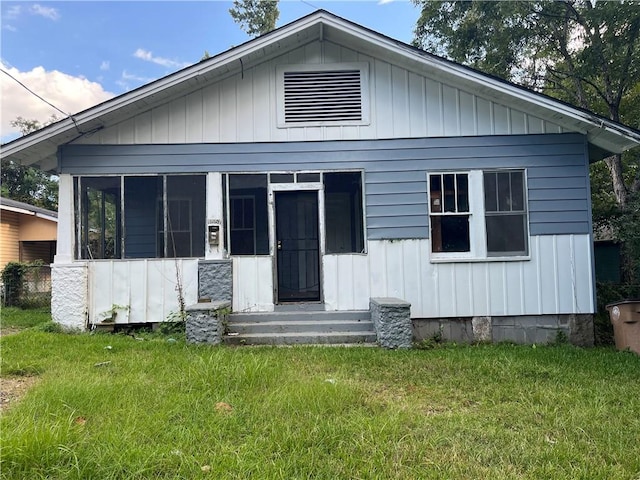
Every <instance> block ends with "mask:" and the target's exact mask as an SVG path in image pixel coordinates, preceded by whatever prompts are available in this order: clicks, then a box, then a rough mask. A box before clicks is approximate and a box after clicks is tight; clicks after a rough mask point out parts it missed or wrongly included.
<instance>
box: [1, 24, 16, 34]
mask: <svg viewBox="0 0 640 480" xmlns="http://www.w3.org/2000/svg"><path fill="white" fill-rule="evenodd" d="M2 28H3V30H9V31H10V32H17V31H18V29H17V28H16V27H14V26H13V25H8V24H7V25H3V26H2Z"/></svg>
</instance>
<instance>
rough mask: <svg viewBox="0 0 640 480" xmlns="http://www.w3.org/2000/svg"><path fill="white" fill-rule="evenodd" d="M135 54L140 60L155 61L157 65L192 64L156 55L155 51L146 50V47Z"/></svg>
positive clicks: (185, 65)
mask: <svg viewBox="0 0 640 480" xmlns="http://www.w3.org/2000/svg"><path fill="white" fill-rule="evenodd" d="M133 56H134V57H135V58H139V59H140V60H144V61H146V62H151V63H155V64H157V65H162V66H163V67H167V68H184V67H188V66H189V65H191V64H190V63H187V62H178V61H176V60H170V59H168V58H163V57H154V56H153V53H151V52H150V51H148V50H145V49H144V48H139V49H137V50H136V51H135V52H134V53H133Z"/></svg>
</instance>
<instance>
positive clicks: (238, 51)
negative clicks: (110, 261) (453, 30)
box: [0, 10, 640, 170]
mask: <svg viewBox="0 0 640 480" xmlns="http://www.w3.org/2000/svg"><path fill="white" fill-rule="evenodd" d="M324 39H326V40H330V41H332V42H335V43H338V44H343V45H348V46H349V47H350V48H353V49H355V50H358V51H361V52H363V53H366V54H369V55H372V56H375V57H378V58H383V59H388V60H390V61H392V62H394V63H399V64H402V65H404V66H405V67H406V68H408V69H411V70H413V71H415V72H418V73H423V74H427V75H428V76H430V77H432V78H434V79H436V80H440V81H443V82H446V83H448V84H449V85H455V86H457V87H459V88H463V89H467V90H469V91H471V92H476V93H478V94H479V95H482V96H484V97H485V98H487V99H490V100H495V101H497V102H499V103H502V104H505V105H510V106H513V107H514V108H518V109H520V110H522V111H525V112H528V113H531V114H533V115H536V116H538V117H540V118H543V119H548V120H550V121H552V122H553V123H555V124H558V125H560V126H561V127H563V128H564V129H566V130H569V131H575V132H580V133H583V134H584V135H586V136H587V139H588V142H589V144H590V145H591V148H590V156H591V159H592V160H597V159H600V158H604V157H605V156H607V155H609V154H611V153H622V152H624V151H626V150H629V149H631V148H634V147H637V146H640V131H638V130H635V129H633V128H630V127H628V126H625V125H623V124H620V123H617V122H614V121H612V120H609V119H607V118H605V117H602V116H599V115H596V114H594V113H592V112H589V111H587V110H583V109H579V108H576V107H573V106H571V105H569V104H567V103H564V102H561V101H559V100H556V99H553V98H551V97H548V96H546V95H542V94H539V93H536V92H533V91H531V90H528V89H526V88H524V87H520V86H518V85H515V84H513V83H510V82H507V81H505V80H502V79H499V78H497V77H493V76H491V75H487V74H484V73H482V72H479V71H477V70H474V69H471V68H469V67H465V66H463V65H460V64H458V63H455V62H451V61H449V60H446V59H444V58H441V57H438V56H435V55H432V54H430V53H427V52H425V51H423V50H420V49H418V48H415V47H412V46H410V45H408V44H406V43H403V42H400V41H398V40H394V39H392V38H389V37H387V36H384V35H382V34H380V33H377V32H375V31H373V30H370V29H367V28H365V27H362V26H360V25H357V24H355V23H353V22H350V21H348V20H345V19H343V18H341V17H338V16H336V15H334V14H332V13H329V12H327V11H324V10H318V11H316V12H314V13H312V14H310V15H307V16H306V17H302V18H300V19H298V20H296V21H294V22H292V23H290V24H288V25H285V26H283V27H280V28H278V29H276V30H273V31H272V32H269V33H267V34H265V35H263V36H260V37H258V38H255V39H253V40H250V41H248V42H246V43H244V44H242V45H239V46H237V47H234V48H231V49H229V50H227V51H225V52H222V53H220V54H218V55H216V56H214V57H211V58H209V59H206V60H203V61H201V62H199V63H196V64H194V65H192V66H190V67H187V68H184V69H182V70H179V71H177V72H175V73H173V74H170V75H168V76H166V77H163V78H161V79H159V80H156V81H154V82H151V83H149V84H147V85H143V86H141V87H139V88H137V89H135V90H132V91H130V92H127V93H124V94H122V95H120V96H117V97H115V98H113V99H110V100H107V101H106V102H103V103H100V104H98V105H96V106H94V107H91V108H89V109H87V110H84V111H82V112H80V113H77V114H75V115H73V116H71V117H68V118H65V119H63V120H60V121H58V122H56V123H53V124H51V125H49V126H47V127H44V128H42V129H40V130H37V131H35V132H32V133H30V134H29V135H26V136H24V137H21V138H18V139H16V140H13V141H12V142H9V143H7V144H5V145H3V146H2V150H1V151H0V156H1V157H2V158H6V159H10V160H14V161H16V162H19V163H21V164H23V165H33V164H36V165H38V166H39V167H40V168H42V169H45V170H50V169H53V168H55V167H56V165H57V150H58V147H59V146H61V145H64V144H68V143H71V142H73V141H74V140H76V139H78V138H80V137H84V136H87V135H91V133H94V132H96V131H98V130H100V129H102V128H106V127H108V126H110V125H114V124H116V123H118V122H121V121H124V120H126V119H128V118H130V117H133V116H134V115H136V114H139V113H141V112H143V111H146V110H149V109H151V108H153V107H155V106H158V105H160V104H163V103H165V102H168V101H169V100H171V99H172V98H174V97H175V96H178V95H185V94H188V93H190V92H192V91H194V90H197V89H199V88H202V87H203V86H205V85H207V84H208V83H209V82H212V81H218V80H221V79H223V78H226V77H228V76H231V75H234V74H237V73H240V72H242V71H243V69H246V68H248V67H250V66H252V65H255V64H258V63H262V62H264V61H266V60H268V59H271V58H274V57H276V56H279V55H282V54H283V53H285V52H287V51H289V50H291V49H293V48H296V47H299V46H301V45H305V44H307V43H310V42H312V41H316V40H321V41H322V40H324Z"/></svg>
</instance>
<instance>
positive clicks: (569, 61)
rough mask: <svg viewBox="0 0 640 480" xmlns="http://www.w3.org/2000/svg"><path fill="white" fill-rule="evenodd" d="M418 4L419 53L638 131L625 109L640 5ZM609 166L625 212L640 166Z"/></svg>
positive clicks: (639, 184)
mask: <svg viewBox="0 0 640 480" xmlns="http://www.w3.org/2000/svg"><path fill="white" fill-rule="evenodd" d="M414 1H415V2H416V4H418V5H420V6H421V8H422V11H421V16H420V18H419V20H418V23H417V26H416V29H415V40H414V43H415V44H416V45H417V46H421V47H423V48H426V49H427V50H434V51H435V53H439V54H443V55H445V56H447V57H449V58H451V59H453V60H455V61H457V62H460V63H463V64H466V65H470V66H472V67H474V68H477V69H479V70H481V71H484V72H486V73H490V74H493V75H497V76H499V77H502V78H505V79H508V80H511V81H514V82H516V83H520V84H523V85H525V86H528V87H531V88H534V89H537V90H539V91H544V92H545V93H547V94H549V95H553V96H555V97H557V98H560V99H562V100H566V101H569V102H571V103H573V104H574V105H577V106H579V107H581V108H586V109H588V110H591V111H594V112H597V113H599V114H601V115H605V116H607V117H608V118H610V119H612V120H615V121H626V122H627V123H630V124H631V125H637V123H633V121H634V120H635V121H636V122H637V110H636V113H635V116H636V118H632V115H630V117H629V118H628V119H625V118H624V113H625V109H624V105H623V104H624V102H625V100H627V99H629V97H630V96H632V95H634V91H635V92H636V93H635V95H636V96H637V89H638V85H639V84H640V2H639V1H619V2H607V1H592V0H567V1H550V0H543V1H513V2H495V1H467V2H432V1H429V0H414ZM636 105H637V103H636ZM629 113H631V112H629ZM605 163H606V165H607V167H608V170H609V175H610V180H611V185H612V187H613V193H614V195H615V200H616V203H617V205H618V206H619V207H622V208H624V207H625V205H626V204H627V200H628V197H629V195H630V194H633V193H635V192H637V191H638V190H639V189H640V169H639V168H638V164H637V163H634V162H631V163H630V162H629V161H627V162H626V163H625V162H624V161H623V160H622V158H621V156H620V155H615V156H612V157H609V158H607V159H606V160H605ZM629 170H631V172H629ZM630 173H631V175H630Z"/></svg>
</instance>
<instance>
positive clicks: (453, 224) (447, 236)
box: [431, 215, 471, 252]
mask: <svg viewBox="0 0 640 480" xmlns="http://www.w3.org/2000/svg"><path fill="white" fill-rule="evenodd" d="M431 223H432V225H431V249H432V251H434V252H468V251H469V250H470V249H471V242H470V239H469V216H468V215H455V216H453V215H452V216H435V217H431Z"/></svg>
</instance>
